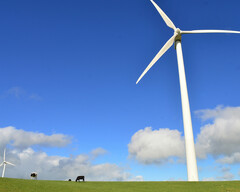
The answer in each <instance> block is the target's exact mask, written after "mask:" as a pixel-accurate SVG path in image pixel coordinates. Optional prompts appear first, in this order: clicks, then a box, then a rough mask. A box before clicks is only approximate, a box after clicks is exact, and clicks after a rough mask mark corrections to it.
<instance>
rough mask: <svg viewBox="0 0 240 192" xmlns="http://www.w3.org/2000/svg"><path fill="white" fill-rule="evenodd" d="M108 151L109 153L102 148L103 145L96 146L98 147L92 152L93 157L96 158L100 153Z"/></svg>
mask: <svg viewBox="0 0 240 192" xmlns="http://www.w3.org/2000/svg"><path fill="white" fill-rule="evenodd" d="M106 153H107V151H106V150H105V149H103V148H101V147H99V148H96V149H94V150H92V151H91V154H92V155H93V158H96V157H98V156H100V155H104V154H106Z"/></svg>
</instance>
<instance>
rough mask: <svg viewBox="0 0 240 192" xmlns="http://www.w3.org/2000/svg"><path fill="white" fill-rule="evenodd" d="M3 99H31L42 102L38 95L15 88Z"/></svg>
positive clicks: (4, 94) (9, 90) (6, 93)
mask: <svg viewBox="0 0 240 192" xmlns="http://www.w3.org/2000/svg"><path fill="white" fill-rule="evenodd" d="M1 97H2V98H7V97H13V98H17V99H30V100H36V101H40V100H42V98H41V97H40V96H39V95H38V94H36V93H27V92H26V91H25V90H24V89H23V88H21V87H18V86H15V87H12V88H10V89H8V90H7V91H5V92H4V93H3V95H1Z"/></svg>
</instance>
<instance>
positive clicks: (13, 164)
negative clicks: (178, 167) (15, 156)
mask: <svg viewBox="0 0 240 192" xmlns="http://www.w3.org/2000/svg"><path fill="white" fill-rule="evenodd" d="M5 163H6V164H9V165H12V166H16V165H14V164H13V163H10V162H8V161H5Z"/></svg>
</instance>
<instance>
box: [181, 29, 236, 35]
mask: <svg viewBox="0 0 240 192" xmlns="http://www.w3.org/2000/svg"><path fill="white" fill-rule="evenodd" d="M193 33H240V31H231V30H215V29H210V30H192V31H181V34H193Z"/></svg>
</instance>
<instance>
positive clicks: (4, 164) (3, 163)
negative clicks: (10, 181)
mask: <svg viewBox="0 0 240 192" xmlns="http://www.w3.org/2000/svg"><path fill="white" fill-rule="evenodd" d="M5 157H6V149H4V153H3V162H2V163H1V165H0V167H1V166H3V172H2V177H4V174H5V168H6V165H7V164H8V165H13V166H15V165H14V164H12V163H10V162H8V161H6V160H5Z"/></svg>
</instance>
